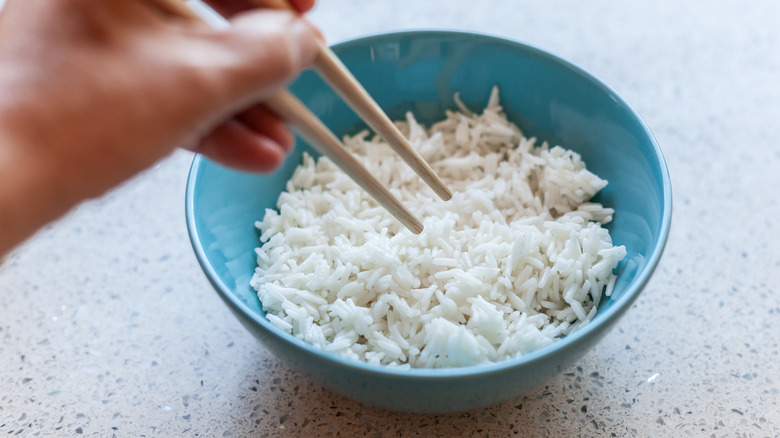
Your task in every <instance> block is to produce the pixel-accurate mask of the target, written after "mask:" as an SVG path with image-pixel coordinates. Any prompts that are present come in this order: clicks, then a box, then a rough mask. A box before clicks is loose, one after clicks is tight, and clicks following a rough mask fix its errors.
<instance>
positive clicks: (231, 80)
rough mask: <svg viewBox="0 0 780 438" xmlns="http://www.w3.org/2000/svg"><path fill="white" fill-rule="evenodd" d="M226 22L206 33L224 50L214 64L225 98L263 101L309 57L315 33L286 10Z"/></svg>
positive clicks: (260, 12) (314, 48) (313, 49)
mask: <svg viewBox="0 0 780 438" xmlns="http://www.w3.org/2000/svg"><path fill="white" fill-rule="evenodd" d="M230 24H231V25H230V26H229V27H226V28H224V29H221V30H218V31H215V32H214V33H213V34H212V35H211V38H213V39H215V40H217V41H216V42H218V43H219V45H220V46H221V47H222V48H223V49H227V52H228V53H229V56H228V58H227V59H226V62H225V63H223V64H222V63H221V65H220V67H221V68H220V70H222V71H221V73H222V74H223V75H225V76H222V79H223V80H222V81H220V82H222V83H223V84H224V86H225V88H224V89H223V91H224V92H225V93H226V96H224V97H226V98H227V99H228V100H229V101H233V102H235V101H239V102H240V104H243V105H247V104H252V103H256V102H258V101H261V100H264V99H265V98H268V97H270V96H271V95H272V94H273V93H274V92H275V91H277V90H278V89H279V88H280V87H282V86H283V85H285V84H286V83H288V82H290V81H291V80H292V79H293V78H294V77H295V76H296V75H297V74H298V73H299V72H300V71H301V70H303V69H306V68H308V67H309V66H311V64H312V62H313V61H314V57H315V55H316V52H317V44H318V43H317V41H318V35H319V34H318V32H317V31H316V30H315V29H314V28H313V27H312V25H311V24H309V23H308V22H307V21H305V20H304V19H302V18H300V17H298V16H296V15H295V14H293V13H291V12H286V11H275V10H268V9H264V10H258V9H255V10H252V11H249V12H245V13H243V14H240V15H238V16H236V17H234V18H233V19H232V20H231V21H230Z"/></svg>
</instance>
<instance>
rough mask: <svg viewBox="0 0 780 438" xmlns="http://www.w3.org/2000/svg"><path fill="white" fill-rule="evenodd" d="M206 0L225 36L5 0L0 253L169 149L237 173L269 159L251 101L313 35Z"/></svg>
mask: <svg viewBox="0 0 780 438" xmlns="http://www.w3.org/2000/svg"><path fill="white" fill-rule="evenodd" d="M209 3H210V4H211V5H212V6H213V7H214V8H215V9H216V10H217V11H219V12H221V13H223V14H224V15H226V16H228V17H230V19H231V22H232V26H231V28H230V29H226V30H220V31H216V30H212V29H209V28H207V27H205V26H203V25H202V24H200V23H197V22H191V21H186V20H184V19H181V18H178V17H173V16H169V15H167V14H166V13H165V12H164V11H163V10H162V9H160V8H158V7H157V6H155V2H154V1H152V0H111V1H105V0H8V1H7V4H6V6H5V8H4V9H3V11H2V12H1V13H0V175H2V179H3V184H2V185H1V186H2V187H0V234H1V235H0V254H2V252H3V251H4V250H6V249H8V248H10V246H11V245H14V244H16V243H18V242H19V241H20V240H21V239H22V238H24V237H26V236H27V235H29V234H31V233H32V232H33V231H34V230H35V229H37V227H39V226H42V225H43V224H45V223H46V222H48V221H50V220H52V219H54V218H56V217H57V216H58V215H60V214H62V213H64V212H65V211H67V209H69V208H70V207H72V206H73V205H74V204H76V203H78V202H79V201H81V200H83V199H85V198H88V197H94V196H97V195H100V194H102V193H103V192H105V191H106V190H107V189H109V188H111V187H113V186H115V185H116V184H118V183H120V182H122V181H124V180H125V179H127V178H129V177H130V176H132V175H134V174H135V173H137V172H139V171H140V170H142V169H144V168H146V167H148V166H149V165H151V164H153V163H154V162H155V161H157V160H159V159H160V158H162V157H164V156H166V155H167V154H169V153H170V152H171V151H172V150H173V149H174V148H175V147H177V146H179V147H188V148H189V149H191V150H193V151H196V152H202V153H204V154H206V155H208V156H209V157H211V158H213V159H215V160H217V161H220V162H222V163H224V164H226V165H230V166H234V167H237V168H240V169H244V170H252V171H268V170H272V169H274V168H276V167H277V166H278V165H279V164H280V163H281V161H282V160H283V159H284V157H285V155H286V153H287V152H288V151H289V149H290V148H291V147H292V144H293V137H292V135H291V134H290V132H289V131H288V130H287V128H286V127H285V126H284V124H283V122H282V121H281V120H279V118H278V117H276V116H275V115H274V114H273V113H272V112H270V111H269V110H268V109H267V108H265V107H264V106H263V105H262V104H261V102H262V101H263V99H264V98H266V97H268V96H270V95H271V94H272V93H274V92H275V91H277V90H278V89H279V88H280V87H282V86H283V85H285V84H286V83H287V82H289V81H290V80H291V79H292V78H293V77H294V76H295V75H296V74H297V73H298V72H299V71H300V70H301V69H304V68H306V67H308V66H309V65H310V63H311V62H312V59H313V57H314V53H315V48H316V38H317V35H316V32H315V31H314V30H313V28H312V27H311V26H310V25H309V24H307V23H306V22H305V21H304V20H302V19H301V18H298V17H296V15H295V14H293V13H291V12H282V11H272V10H266V9H263V10H258V9H253V8H252V7H251V5H250V3H249V1H248V0H247V1H245V0H222V1H217V0H213V1H210V2H209ZM291 3H292V4H293V6H294V7H295V8H296V9H297V10H298V11H299V12H304V11H306V10H308V9H309V8H311V7H312V0H297V1H294V2H291ZM11 187H13V191H12V190H11ZM9 235H10V236H11V237H9Z"/></svg>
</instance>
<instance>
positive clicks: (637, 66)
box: [0, 0, 780, 437]
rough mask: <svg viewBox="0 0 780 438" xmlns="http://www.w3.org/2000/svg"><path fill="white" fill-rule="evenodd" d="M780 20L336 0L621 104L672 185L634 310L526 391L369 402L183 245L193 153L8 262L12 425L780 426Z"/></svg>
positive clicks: (329, 29) (701, 5) (45, 428)
mask: <svg viewBox="0 0 780 438" xmlns="http://www.w3.org/2000/svg"><path fill="white" fill-rule="evenodd" d="M444 5H446V7H444ZM474 5H478V6H474ZM778 17H780V4H779V3H777V2H774V1H770V0H760V1H754V2H737V1H704V0H694V1H689V2H676V1H669V0H663V1H658V2H618V1H606V0H596V1H591V2H582V1H575V0H561V1H557V2H529V1H516V2H507V1H503V2H500V1H484V2H466V1H460V0H452V1H449V2H446V3H445V2H420V1H412V0H396V1H394V2H378V1H365V0H327V1H325V0H323V1H322V2H321V4H320V5H319V6H318V8H317V9H316V10H315V11H314V12H313V13H312V14H311V19H312V21H314V22H315V23H317V24H318V25H320V26H321V28H322V29H323V31H324V33H325V35H326V37H327V38H328V40H329V41H332V42H337V41H341V40H344V39H347V38H351V37H355V36H361V35H366V34H370V33H376V32H381V31H393V30H402V29H420V28H427V29H430V28H437V29H456V30H473V31H478V32H483V33H490V34H494V35H499V36H504V37H508V38H512V39H516V40H520V41H524V42H528V43H531V44H533V45H536V46H538V47H541V48H544V49H546V50H549V51H551V52H553V53H556V54H558V55H560V56H563V57H564V58H567V59H569V60H571V61H572V62H574V63H576V64H578V65H580V66H581V67H583V68H585V69H586V70H588V71H590V72H591V73H593V74H595V75H596V76H598V77H599V78H601V79H602V80H604V81H605V82H606V83H607V84H609V85H610V86H612V87H613V88H614V89H615V90H617V92H618V93H620V94H621V95H622V96H624V97H625V98H626V99H627V100H628V102H630V103H631V104H632V105H633V106H634V108H635V109H636V110H637V111H638V112H639V113H640V114H641V115H642V116H643V118H644V119H645V121H646V122H647V124H648V125H649V126H650V128H651V129H652V130H653V132H654V133H655V135H656V136H657V139H658V141H659V143H660V145H661V147H662V149H663V151H664V153H665V156H666V158H667V161H668V165H669V170H670V173H671V177H672V185H673V189H674V199H675V205H674V214H673V220H672V229H671V234H670V236H669V241H668V245H667V247H666V252H665V254H664V256H663V258H662V260H661V263H660V265H659V267H658V269H657V270H656V273H655V275H654V276H653V278H652V279H651V281H650V283H649V284H648V285H647V287H646V289H645V290H644V292H643V294H642V295H641V296H640V298H639V299H638V301H637V302H636V303H635V305H634V306H633V308H632V309H631V310H630V311H629V312H628V314H627V315H626V317H625V318H624V319H623V320H622V321H621V322H620V323H619V325H618V326H617V327H616V328H615V329H614V330H613V331H612V332H611V333H610V334H609V335H608V336H607V337H606V338H605V339H604V340H603V341H602V342H601V343H600V344H599V345H598V346H597V347H596V348H595V349H593V350H592V351H591V352H589V353H588V354H587V355H586V356H584V357H583V358H582V359H581V360H580V361H579V362H578V363H576V365H574V366H573V367H572V368H570V369H568V370H566V371H565V372H564V373H563V374H562V375H560V376H558V377H557V378H555V379H553V380H551V381H549V382H548V384H547V385H545V386H544V387H541V388H538V389H537V390H535V391H533V392H531V393H529V394H527V395H525V396H523V397H521V398H518V399H516V400H512V401H509V402H506V403H503V404H500V405H497V406H494V407H490V408H485V409H480V410H476V411H472V412H467V413H463V414H452V415H438V416H436V415H409V414H402V413H395V412H388V411H384V410H381V409H376V408H372V407H368V406H363V405H360V404H358V403H356V402H353V401H351V400H348V399H346V398H343V397H341V396H338V395H335V394H333V393H331V392H329V391H326V390H324V389H322V388H320V387H319V386H317V385H315V384H312V383H310V382H309V381H307V380H306V379H305V378H303V377H301V376H299V375H297V374H296V373H294V372H292V371H291V370H290V369H288V368H287V367H286V366H285V365H284V364H282V363H281V362H279V361H278V360H277V359H276V358H275V357H274V356H273V355H272V354H271V353H269V352H268V351H267V350H266V349H265V348H264V347H263V346H262V345H261V344H260V343H258V342H257V341H256V340H255V339H254V338H253V337H252V336H251V335H250V334H249V333H248V332H246V331H245V330H244V329H243V327H241V326H240V324H239V323H238V322H237V320H235V319H234V317H233V316H232V315H231V314H230V313H229V311H228V309H227V308H226V307H225V306H224V305H223V304H222V302H221V301H220V300H219V298H218V296H217V294H216V293H214V291H213V290H212V289H211V286H210V285H209V283H208V281H207V280H206V278H205V276H204V275H203V274H202V272H201V270H200V268H199V267H198V264H197V262H196V260H195V257H194V255H193V254H192V250H191V248H190V244H189V241H188V239H187V234H186V228H185V224H184V216H183V211H184V206H183V199H184V185H185V180H186V176H187V170H188V166H189V162H190V160H191V156H190V155H189V154H188V153H185V152H179V153H176V154H174V155H173V156H172V157H170V158H168V159H166V160H164V161H162V162H161V163H159V165H158V166H156V167H155V168H153V169H150V170H149V171H147V172H146V173H144V174H143V175H141V176H139V177H137V178H135V179H134V180H132V181H130V182H129V183H127V184H126V185H124V186H122V187H120V188H119V189H117V190H115V191H113V192H111V193H110V194H108V195H107V196H104V197H102V198H100V199H97V200H93V201H90V202H88V203H86V204H84V205H82V206H80V207H79V208H77V209H76V210H75V211H74V212H72V214H70V215H68V216H67V217H66V218H64V219H63V220H61V221H59V222H58V223H56V224H53V225H51V226H49V227H47V228H46V229H45V230H42V231H41V232H40V233H39V234H38V235H37V236H35V237H34V238H33V239H32V240H31V241H29V242H28V243H27V244H25V245H24V246H22V247H21V248H19V249H18V250H17V251H15V252H14V253H13V254H12V255H11V256H10V257H9V258H8V259H7V260H6V261H5V263H4V265H3V266H2V267H0V436H77V435H85V436H101V437H111V436H117V437H126V436H128V437H129V436H133V437H136V436H208V437H212V436H216V437H230V436H233V437H244V436H258V437H265V436H335V435H338V436H368V437H373V436H399V435H401V436H416V435H419V436H452V435H455V434H461V435H463V436H514V435H517V436H534V437H539V436H542V437H544V436H567V437H568V436H685V435H690V436H704V437H710V436H715V437H721V436H724V437H725V436H729V437H731V436H756V437H778V436H780V404H779V403H778V400H779V399H780V365H778V363H780V353H779V352H780V347H778V339H780V292H778V289H780V286H779V285H780V243H778V242H777V241H776V239H775V237H776V234H775V233H777V232H778V231H780V194H778V193H779V192H778V187H780V143H779V142H778V139H780V30H778V28H779V27H780V26H778V24H780V21H778Z"/></svg>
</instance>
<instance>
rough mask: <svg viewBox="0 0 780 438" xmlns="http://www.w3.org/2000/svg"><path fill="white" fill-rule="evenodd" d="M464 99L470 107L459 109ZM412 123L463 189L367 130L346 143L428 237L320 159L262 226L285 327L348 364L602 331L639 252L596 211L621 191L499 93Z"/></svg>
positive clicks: (467, 353) (494, 353) (515, 351)
mask: <svg viewBox="0 0 780 438" xmlns="http://www.w3.org/2000/svg"><path fill="white" fill-rule="evenodd" d="M456 101H457V98H456ZM458 105H459V109H460V112H448V113H447V116H446V119H445V120H443V121H440V122H438V123H436V124H434V125H433V126H432V127H431V128H430V129H426V128H425V127H423V126H421V125H420V124H418V123H417V122H416V121H415V119H414V116H413V115H412V114H407V117H406V122H400V123H399V126H401V129H402V131H404V132H405V134H408V138H409V139H410V141H411V143H412V145H413V146H414V147H415V148H417V150H418V151H419V152H420V154H421V155H422V156H423V158H425V159H426V160H427V161H428V162H429V163H430V164H431V166H432V167H433V169H434V170H435V171H436V173H437V174H438V175H439V176H440V177H441V178H442V179H443V180H444V181H445V183H446V184H447V185H448V186H449V187H450V188H451V189H452V192H453V197H452V199H451V200H449V201H446V202H445V201H442V200H440V199H439V198H438V197H436V195H435V194H434V193H433V191H431V190H430V189H429V188H428V187H427V186H426V185H425V183H424V182H423V181H422V180H421V179H420V178H419V177H418V176H417V175H416V174H415V173H414V172H413V171H412V170H411V169H410V168H409V167H408V166H407V165H406V164H405V163H404V162H403V161H402V160H401V159H400V158H399V157H398V156H397V155H396V154H395V153H394V152H393V151H392V150H391V149H390V147H389V146H388V145H387V144H385V143H384V142H383V141H382V140H381V139H379V138H378V137H376V136H373V137H372V136H370V135H369V133H368V132H367V131H365V132H362V133H360V134H358V135H356V136H353V137H347V138H345V141H344V142H345V144H346V146H347V147H348V148H349V149H350V150H351V151H352V152H353V153H354V154H356V155H357V156H358V157H359V158H360V160H361V162H362V163H363V164H364V165H365V166H366V167H367V168H368V169H369V170H370V171H371V172H372V174H373V175H375V176H376V177H377V179H379V181H380V182H382V183H383V184H384V185H385V186H386V187H388V188H389V189H390V191H391V192H392V193H393V194H394V195H395V196H396V197H398V198H399V199H400V200H401V202H402V203H403V204H404V205H405V206H407V207H408V208H409V209H410V210H411V211H412V212H413V213H414V214H415V215H416V216H417V217H419V218H422V219H423V224H424V226H425V230H424V231H423V232H422V234H420V235H414V234H412V233H411V232H410V231H409V230H407V229H405V228H404V227H403V226H402V225H401V224H400V223H398V222H397V221H396V220H395V219H394V218H393V217H392V216H391V215H390V214H389V213H388V212H386V211H385V210H384V209H383V208H382V207H380V206H379V205H377V204H376V203H375V202H374V201H373V199H371V198H370V197H369V196H368V194H367V193H365V192H364V191H363V190H362V189H360V188H359V187H358V186H357V184H355V183H354V182H353V181H352V180H351V179H350V178H349V177H348V176H347V175H346V174H345V173H343V172H342V171H341V170H339V169H338V168H337V167H336V166H335V165H333V164H332V163H331V162H330V161H329V160H328V159H327V158H324V157H323V158H319V159H318V160H315V159H313V158H312V157H311V156H309V155H305V156H304V159H303V164H302V165H301V166H299V167H298V169H297V170H296V171H295V174H294V175H293V177H292V179H291V180H290V181H289V182H288V185H287V190H286V191H285V192H283V193H282V194H281V195H280V197H279V201H278V204H277V205H278V211H276V210H270V209H269V210H267V212H266V215H265V218H264V219H263V220H262V222H258V223H257V227H258V228H259V229H260V231H261V238H260V240H261V242H263V245H262V246H261V247H260V248H258V250H257V260H258V268H257V270H256V273H255V275H254V277H253V278H252V281H251V285H252V287H254V288H255V289H256V290H257V292H258V296H259V298H260V301H261V303H262V305H263V309H264V310H265V312H267V315H268V319H269V321H270V322H271V323H273V324H274V325H276V326H277V327H279V328H280V329H282V330H284V331H287V332H289V333H292V334H293V335H294V336H296V337H298V338H300V339H302V340H304V341H306V342H309V343H311V344H313V345H315V346H316V347H318V348H321V349H323V350H325V351H328V352H331V353H334V354H337V355H339V356H342V357H344V358H349V359H355V360H363V361H367V362H370V363H376V364H387V365H395V366H403V367H437V368H438V367H452V366H467V365H475V364H480V363H485V362H495V361H500V360H504V359H507V358H511V357H516V356H519V355H522V354H525V353H528V352H531V351H533V350H535V349H538V348H540V347H543V346H545V345H548V344H550V343H552V342H553V341H554V340H555V339H557V338H560V337H561V336H562V335H565V334H568V333H570V332H571V331H572V330H576V329H577V328H579V327H581V326H583V325H584V324H587V322H588V321H590V320H591V319H592V318H593V316H594V315H595V313H596V310H597V306H598V303H599V300H600V298H601V296H602V293H603V292H604V293H605V294H606V295H607V296H609V294H610V293H611V291H612V288H613V287H614V283H615V276H614V274H613V269H614V268H615V267H616V266H617V264H618V262H619V261H620V260H621V259H622V258H623V257H624V256H625V254H626V251H625V248H624V247H622V246H617V247H615V246H613V245H612V240H611V238H610V236H609V233H608V232H607V230H606V229H604V228H602V226H601V225H602V224H606V223H608V222H609V221H611V220H612V214H613V210H612V209H610V208H605V207H603V206H601V205H600V204H596V203H590V202H588V201H589V200H590V199H591V198H592V197H593V195H595V194H596V193H597V192H598V191H599V190H601V189H602V188H603V187H604V186H605V185H606V184H607V183H606V181H604V180H601V179H599V178H598V177H597V176H596V175H594V174H592V173H591V172H589V171H588V170H587V169H586V168H585V164H584V163H583V162H582V160H581V158H580V156H579V155H578V154H576V153H574V152H572V151H569V150H566V149H563V148H562V147H559V146H554V147H550V146H549V145H548V144H546V143H544V144H542V145H536V140H535V139H534V138H526V137H524V136H523V135H522V133H521V132H520V130H519V129H518V128H517V127H516V126H515V125H513V124H512V123H510V122H508V121H507V119H506V116H505V115H504V114H503V111H502V109H501V106H500V104H499V100H498V90H497V89H494V90H493V93H492V94H491V96H490V99H489V102H488V105H487V107H486V109H485V110H484V111H483V112H482V114H474V113H471V112H470V111H469V110H468V109H467V108H466V107H465V106H464V105H462V104H461V103H460V101H458Z"/></svg>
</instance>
